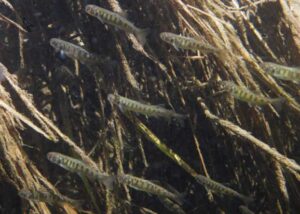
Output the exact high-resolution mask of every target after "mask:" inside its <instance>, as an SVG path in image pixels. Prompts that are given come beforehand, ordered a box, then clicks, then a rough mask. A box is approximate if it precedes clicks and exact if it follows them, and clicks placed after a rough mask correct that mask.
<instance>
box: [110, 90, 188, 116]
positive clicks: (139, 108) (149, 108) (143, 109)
mask: <svg viewBox="0 0 300 214" xmlns="http://www.w3.org/2000/svg"><path fill="white" fill-rule="evenodd" d="M108 100H109V102H110V103H112V104H116V105H117V106H118V107H119V108H120V110H121V111H123V112H124V111H132V112H135V113H139V114H143V115H145V116H151V117H164V118H167V119H169V120H170V119H172V118H175V119H178V120H179V121H183V120H184V119H186V118H187V115H183V114H178V113H176V112H174V111H171V110H168V109H165V108H163V107H161V106H157V105H147V104H143V103H140V102H137V101H135V100H131V99H128V98H126V97H122V96H120V95H117V94H115V95H114V94H109V95H108Z"/></svg>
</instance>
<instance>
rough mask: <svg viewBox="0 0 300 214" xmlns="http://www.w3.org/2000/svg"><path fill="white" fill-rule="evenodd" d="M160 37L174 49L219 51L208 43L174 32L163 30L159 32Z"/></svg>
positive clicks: (203, 51) (206, 51) (206, 52)
mask: <svg viewBox="0 0 300 214" xmlns="http://www.w3.org/2000/svg"><path fill="white" fill-rule="evenodd" d="M160 38H161V39H162V40H163V41H165V42H167V43H169V44H171V45H173V46H174V48H175V49H176V50H179V49H184V50H192V51H200V52H202V53H205V54H208V53H219V52H220V50H219V49H217V48H215V47H213V46H211V45H210V44H208V43H204V42H201V41H199V40H197V39H194V38H192V37H186V36H181V35H177V34H174V33H169V32H163V33H160Z"/></svg>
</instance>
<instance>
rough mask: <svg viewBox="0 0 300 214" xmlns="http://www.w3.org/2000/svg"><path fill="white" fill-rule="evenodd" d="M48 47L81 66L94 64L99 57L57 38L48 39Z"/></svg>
mask: <svg viewBox="0 0 300 214" xmlns="http://www.w3.org/2000/svg"><path fill="white" fill-rule="evenodd" d="M50 45H51V46H52V47H53V48H54V49H55V51H57V52H60V53H62V54H63V55H66V56H68V57H70V58H72V59H75V60H78V61H80V62H81V63H83V64H95V63H96V62H97V61H99V59H100V58H99V56H97V55H95V54H92V53H90V52H88V51H87V50H85V49H83V48H82V47H80V46H78V45H75V44H73V43H70V42H66V41H64V40H61V39H58V38H52V39H50Z"/></svg>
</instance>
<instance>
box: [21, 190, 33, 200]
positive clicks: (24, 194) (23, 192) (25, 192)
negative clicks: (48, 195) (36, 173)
mask: <svg viewBox="0 0 300 214" xmlns="http://www.w3.org/2000/svg"><path fill="white" fill-rule="evenodd" d="M18 195H19V196H20V197H21V198H26V199H30V198H31V197H32V193H31V192H30V191H29V190H28V189H21V190H20V191H19V193H18Z"/></svg>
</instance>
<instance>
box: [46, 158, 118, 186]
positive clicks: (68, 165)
mask: <svg viewBox="0 0 300 214" xmlns="http://www.w3.org/2000/svg"><path fill="white" fill-rule="evenodd" d="M47 159H48V160H49V161H50V162H52V163H54V164H56V165H59V166H60V167H62V168H64V169H65V170H68V171H69V172H73V173H77V174H78V175H79V176H86V177H87V178H89V179H90V180H92V181H95V180H97V181H100V182H102V183H103V184H104V185H105V186H106V187H107V188H111V187H112V185H113V182H114V177H113V176H110V175H108V174H106V173H102V172H99V171H98V170H97V169H94V168H92V167H90V166H88V165H87V164H85V163H84V162H83V161H80V160H78V159H75V158H71V157H69V156H66V155H63V154H60V153H58V152H49V153H48V154H47Z"/></svg>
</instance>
